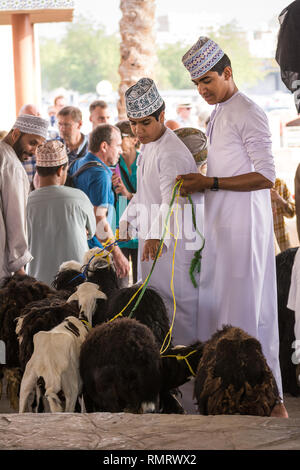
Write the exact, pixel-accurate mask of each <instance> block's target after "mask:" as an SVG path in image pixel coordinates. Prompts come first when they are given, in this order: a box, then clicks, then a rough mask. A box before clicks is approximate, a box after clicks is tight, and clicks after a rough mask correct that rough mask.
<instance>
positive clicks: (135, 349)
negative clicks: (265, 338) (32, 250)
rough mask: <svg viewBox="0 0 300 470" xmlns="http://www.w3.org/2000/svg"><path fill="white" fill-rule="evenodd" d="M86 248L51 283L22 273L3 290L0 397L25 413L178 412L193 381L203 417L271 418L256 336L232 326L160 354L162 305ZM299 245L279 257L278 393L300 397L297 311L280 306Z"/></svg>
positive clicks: (272, 396)
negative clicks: (122, 281)
mask: <svg viewBox="0 0 300 470" xmlns="http://www.w3.org/2000/svg"><path fill="white" fill-rule="evenodd" d="M97 250H98V249H93V250H89V251H88V252H87V253H86V255H85V258H84V260H83V262H82V264H81V263H78V262H75V261H67V262H65V263H63V264H62V265H61V266H60V269H59V272H58V273H57V275H56V277H55V279H54V281H53V284H52V286H51V287H50V286H48V285H46V284H44V283H42V282H39V281H37V280H36V279H34V278H32V277H30V276H27V275H18V274H15V275H13V276H11V277H8V278H6V279H5V280H4V281H3V283H2V285H1V288H0V340H1V341H2V344H5V353H6V358H5V364H0V399H1V395H2V394H3V393H4V391H3V390H2V388H3V383H4V379H5V382H6V387H7V388H6V394H7V396H8V398H9V401H10V405H11V407H12V409H13V410H15V411H19V412H20V413H24V412H46V413H47V412H130V413H147V412H155V413H181V414H183V413H185V410H184V408H183V406H182V404H181V401H180V398H181V392H180V387H181V386H182V385H183V384H185V383H186V382H188V381H189V380H191V379H192V380H193V384H194V389H193V390H194V402H195V405H196V406H197V409H198V411H199V413H200V414H204V415H208V414H210V415H211V414H213V415H216V414H244V415H245V414H246V415H257V416H270V414H271V411H272V409H273V407H274V406H275V404H276V403H277V401H278V398H279V397H278V390H277V386H276V382H275V379H274V377H273V374H272V372H271V370H270V369H269V367H268V365H267V363H266V360H265V357H264V355H263V353H262V348H261V345H260V343H259V341H257V340H256V339H255V338H253V337H251V336H249V335H248V334H247V333H246V332H244V331H243V330H241V329H239V328H236V327H233V326H231V325H224V327H223V328H222V329H221V330H219V331H217V332H215V334H214V335H213V336H212V337H211V338H210V339H209V340H208V341H206V342H203V343H202V342H197V343H194V344H189V345H184V346H182V345H174V344H173V342H172V339H171V340H170V341H169V344H168V347H167V348H165V350H164V351H163V352H162V345H163V344H164V342H165V339H166V337H167V336H168V334H169V331H170V322H169V318H168V314H167V311H166V308H165V305H164V302H163V300H162V298H161V297H160V295H159V294H158V293H157V292H156V291H155V290H153V289H151V288H148V287H147V288H146V289H145V291H144V292H143V295H142V296H141V298H140V302H139V304H138V306H137V307H136V308H135V310H134V312H132V307H133V305H134V301H133V302H130V301H131V300H132V299H133V298H134V297H135V296H137V294H138V292H140V287H141V285H140V284H136V285H133V286H131V287H126V288H119V287H118V279H117V276H116V272H115V269H114V265H113V262H112V260H111V258H110V256H109V255H107V256H97V254H98V253H97ZM296 251H297V248H291V249H289V250H287V251H285V252H283V253H281V254H279V255H277V257H276V266H277V283H278V286H277V287H278V315H279V317H278V320H279V334H280V366H281V373H282V380H283V391H284V393H290V394H292V395H294V396H298V395H300V384H299V383H298V382H297V378H296V365H295V364H293V362H292V360H291V357H292V354H293V349H292V345H293V341H294V339H295V337H294V322H295V313H294V312H292V311H291V310H289V309H287V307H286V305H287V297H288V292H289V287H290V279H291V271H292V266H293V262H294V257H295V254H296Z"/></svg>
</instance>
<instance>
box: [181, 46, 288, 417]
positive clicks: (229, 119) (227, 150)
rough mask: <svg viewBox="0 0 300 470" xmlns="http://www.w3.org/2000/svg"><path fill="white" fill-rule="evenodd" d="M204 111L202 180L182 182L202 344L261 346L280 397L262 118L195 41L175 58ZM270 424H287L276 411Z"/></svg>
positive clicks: (208, 49)
mask: <svg viewBox="0 0 300 470" xmlns="http://www.w3.org/2000/svg"><path fill="white" fill-rule="evenodd" d="M182 61H183V64H184V66H185V67H186V68H187V70H188V71H189V73H190V75H191V79H192V81H193V82H194V83H195V85H196V86H197V88H198V91H199V94H200V95H201V96H202V97H203V98H204V99H205V101H206V102H207V103H208V104H211V105H215V109H214V111H213V113H212V115H211V118H210V123H209V125H208V128H207V136H208V157H207V174H206V176H203V175H202V174H199V173H197V174H195V173H194V174H191V173H190V174H186V175H184V174H183V173H182V172H181V173H180V174H179V175H178V179H181V178H183V180H184V182H183V185H182V188H181V191H182V194H183V195H186V194H191V193H197V192H202V193H203V192H204V194H205V239H206V245H205V249H204V252H203V263H202V271H201V279H200V290H199V302H200V304H199V305H201V310H200V315H201V334H202V337H201V339H202V340H206V339H208V338H209V337H210V336H211V334H212V333H215V331H216V330H217V329H219V328H221V326H222V325H223V324H231V325H233V326H237V327H240V328H242V329H244V330H245V331H246V332H247V333H249V334H251V335H253V336H254V337H256V338H257V339H258V340H259V341H260V342H261V344H262V348H263V352H264V355H265V357H266V359H267V362H268V364H269V366H270V367H271V369H272V371H273V373H274V376H275V378H276V381H277V385H278V389H279V392H280V395H281V397H282V384H281V372H280V366H279V337H278V319H277V292H276V272H275V253H274V233H273V220H272V208H271V198H270V188H272V186H273V184H274V181H275V168H274V159H273V156H272V144H271V135H270V131H269V126H268V121H267V117H266V115H265V113H264V112H263V110H262V109H260V107H259V106H257V105H256V104H255V103H254V102H253V101H251V100H250V99H249V98H248V97H247V96H245V95H244V94H243V93H241V92H240V91H239V90H238V88H237V86H236V84H235V82H234V80H233V74H232V68H231V63H230V60H229V58H228V57H227V55H226V54H224V52H223V51H222V50H221V48H220V47H219V46H218V44H216V43H215V42H214V41H212V40H211V39H209V38H207V37H200V38H199V40H198V41H197V43H196V44H195V45H194V46H192V48H191V49H189V51H188V52H187V53H186V54H185V55H184V56H183V58H182ZM273 415H274V416H284V417H287V412H286V410H285V407H284V405H283V404H279V405H276V406H275V408H274V410H273Z"/></svg>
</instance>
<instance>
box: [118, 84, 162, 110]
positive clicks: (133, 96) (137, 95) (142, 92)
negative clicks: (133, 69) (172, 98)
mask: <svg viewBox="0 0 300 470" xmlns="http://www.w3.org/2000/svg"><path fill="white" fill-rule="evenodd" d="M125 102H126V111H127V116H128V117H129V118H143V117H146V116H150V114H153V113H154V112H155V111H157V110H158V109H159V108H160V107H161V106H162V105H163V102H164V101H163V99H162V97H161V96H160V94H159V93H158V90H157V88H156V85H155V83H154V81H153V80H152V79H151V78H141V79H140V80H139V81H138V82H137V83H136V84H135V85H133V86H132V87H130V88H128V90H127V91H126V92H125Z"/></svg>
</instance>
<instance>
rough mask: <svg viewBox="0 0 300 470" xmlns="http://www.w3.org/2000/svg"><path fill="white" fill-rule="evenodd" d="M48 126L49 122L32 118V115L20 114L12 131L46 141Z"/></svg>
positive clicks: (36, 117) (39, 118)
mask: <svg viewBox="0 0 300 470" xmlns="http://www.w3.org/2000/svg"><path fill="white" fill-rule="evenodd" d="M48 126H49V121H48V120H47V119H43V118H41V117H39V116H33V115H32V114H21V116H18V117H17V120H16V122H15V123H14V125H13V129H19V130H20V131H21V132H24V134H33V135H39V136H40V137H43V138H44V139H46V138H47V131H48Z"/></svg>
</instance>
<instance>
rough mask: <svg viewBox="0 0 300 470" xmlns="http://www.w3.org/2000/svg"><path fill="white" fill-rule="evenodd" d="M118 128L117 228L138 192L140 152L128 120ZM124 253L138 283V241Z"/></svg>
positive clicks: (131, 242) (129, 243)
mask: <svg viewBox="0 0 300 470" xmlns="http://www.w3.org/2000/svg"><path fill="white" fill-rule="evenodd" d="M116 126H117V127H118V128H119V129H120V132H121V137H122V154H121V155H120V159H119V164H118V165H117V166H116V168H115V171H114V175H113V177H112V183H113V186H114V190H115V193H116V194H117V197H118V199H117V204H116V226H117V227H118V226H119V219H120V218H121V216H122V214H123V212H124V210H125V209H126V207H127V205H128V202H129V201H130V199H131V198H132V197H133V194H134V193H135V192H136V172H137V158H138V155H139V152H138V150H137V147H138V145H139V141H138V139H137V138H136V137H135V136H134V135H133V133H132V130H131V127H130V123H129V121H128V120H126V121H119V122H118V123H117V124H116ZM122 252H123V253H124V255H125V256H126V258H127V259H128V260H130V261H131V264H132V279H133V282H134V283H136V282H137V278H138V239H137V238H133V239H131V240H129V241H127V242H123V243H122ZM127 285H128V277H127V278H124V281H123V283H122V287H126V286H127Z"/></svg>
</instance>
